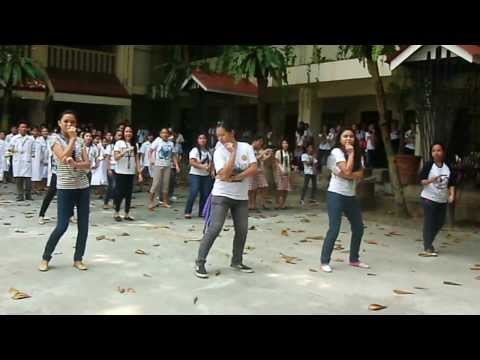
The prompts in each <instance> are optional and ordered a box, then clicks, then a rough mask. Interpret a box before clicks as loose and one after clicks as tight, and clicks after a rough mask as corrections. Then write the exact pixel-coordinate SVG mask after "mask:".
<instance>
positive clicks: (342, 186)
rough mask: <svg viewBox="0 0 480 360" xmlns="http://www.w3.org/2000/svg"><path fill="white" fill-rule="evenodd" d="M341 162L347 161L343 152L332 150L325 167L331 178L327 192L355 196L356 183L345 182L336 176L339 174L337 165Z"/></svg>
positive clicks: (353, 181)
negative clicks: (330, 173) (330, 172)
mask: <svg viewBox="0 0 480 360" xmlns="http://www.w3.org/2000/svg"><path fill="white" fill-rule="evenodd" d="M342 161H344V162H346V161H347V159H346V157H345V154H344V153H343V151H342V150H341V149H339V148H334V149H332V152H331V153H330V156H329V157H328V161H327V167H328V168H329V169H330V170H331V171H332V177H331V178H330V185H329V186H328V191H330V192H334V193H337V194H340V195H343V196H355V193H356V187H357V182H356V181H355V180H347V179H344V178H342V177H340V176H338V175H336V174H338V173H339V168H338V167H337V165H338V163H340V162H342Z"/></svg>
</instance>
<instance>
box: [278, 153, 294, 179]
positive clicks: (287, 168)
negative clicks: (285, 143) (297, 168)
mask: <svg viewBox="0 0 480 360" xmlns="http://www.w3.org/2000/svg"><path fill="white" fill-rule="evenodd" d="M282 154H283V163H282ZM275 159H277V160H278V161H279V162H280V164H279V167H280V173H281V174H282V175H290V173H291V168H292V159H291V158H290V153H289V152H288V151H285V150H277V151H276V152H275Z"/></svg>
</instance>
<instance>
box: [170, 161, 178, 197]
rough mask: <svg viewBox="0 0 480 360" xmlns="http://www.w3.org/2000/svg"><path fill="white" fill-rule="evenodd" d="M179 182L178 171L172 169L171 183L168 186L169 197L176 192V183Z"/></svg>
mask: <svg viewBox="0 0 480 360" xmlns="http://www.w3.org/2000/svg"><path fill="white" fill-rule="evenodd" d="M176 181H177V170H176V168H172V169H171V170H170V183H169V185H168V197H172V196H173V193H174V192H175V185H176V184H175V182H176Z"/></svg>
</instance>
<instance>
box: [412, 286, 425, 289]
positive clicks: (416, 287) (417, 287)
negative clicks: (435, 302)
mask: <svg viewBox="0 0 480 360" xmlns="http://www.w3.org/2000/svg"><path fill="white" fill-rule="evenodd" d="M413 288H414V289H418V290H427V288H425V287H421V286H414V287H413Z"/></svg>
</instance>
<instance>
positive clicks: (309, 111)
mask: <svg viewBox="0 0 480 360" xmlns="http://www.w3.org/2000/svg"><path fill="white" fill-rule="evenodd" d="M322 114H323V99H319V98H317V97H316V93H315V89H313V88H310V87H303V88H300V91H299V94H298V122H300V121H303V122H304V123H306V124H308V125H309V127H310V130H311V131H312V134H313V137H314V139H315V141H316V140H317V135H318V134H319V133H320V131H321V129H322Z"/></svg>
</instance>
